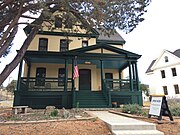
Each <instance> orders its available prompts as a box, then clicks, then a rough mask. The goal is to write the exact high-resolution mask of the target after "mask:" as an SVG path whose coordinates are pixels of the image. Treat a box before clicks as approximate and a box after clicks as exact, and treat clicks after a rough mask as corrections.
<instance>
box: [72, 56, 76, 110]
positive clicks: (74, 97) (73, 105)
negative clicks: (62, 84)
mask: <svg viewBox="0 0 180 135" xmlns="http://www.w3.org/2000/svg"><path fill="white" fill-rule="evenodd" d="M74 66H75V63H74V59H72V98H73V99H72V107H73V108H75V107H76V106H75V105H76V104H75V102H76V95H75V89H74V79H73V76H74Z"/></svg>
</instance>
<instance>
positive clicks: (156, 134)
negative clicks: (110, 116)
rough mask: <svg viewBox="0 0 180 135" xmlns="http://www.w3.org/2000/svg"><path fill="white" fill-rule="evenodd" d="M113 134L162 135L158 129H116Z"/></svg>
mask: <svg viewBox="0 0 180 135" xmlns="http://www.w3.org/2000/svg"><path fill="white" fill-rule="evenodd" d="M112 132H113V135H164V134H163V133H162V132H160V131H158V130H118V131H112Z"/></svg>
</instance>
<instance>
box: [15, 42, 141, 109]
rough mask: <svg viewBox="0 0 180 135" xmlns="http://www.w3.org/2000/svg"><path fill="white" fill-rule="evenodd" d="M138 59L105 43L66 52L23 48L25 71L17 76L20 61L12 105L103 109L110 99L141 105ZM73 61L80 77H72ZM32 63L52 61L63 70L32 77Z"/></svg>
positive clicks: (48, 63) (110, 101)
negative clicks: (57, 73) (25, 50)
mask: <svg viewBox="0 0 180 135" xmlns="http://www.w3.org/2000/svg"><path fill="white" fill-rule="evenodd" d="M75 57H77V59H75ZM139 58H140V55H137V54H134V53H131V52H128V51H125V50H122V49H119V48H116V47H113V46H110V45H108V44H103V45H102V44H100V45H93V46H89V47H85V48H80V49H75V50H72V51H67V52H38V51H27V52H26V55H25V57H24V61H25V63H26V65H27V70H26V71H24V73H25V74H24V75H23V77H21V76H22V75H21V74H22V67H23V62H21V64H20V66H19V75H18V84H17V90H16V91H15V100H14V105H28V106H30V107H32V108H45V107H46V106H49V105H51V106H56V107H58V108H62V107H65V108H75V107H83V108H95V107H98V108H107V107H112V102H117V103H118V104H128V103H137V104H140V105H142V95H141V91H140V89H139V80H138V70H137V60H138V59H139ZM75 60H76V61H77V64H78V67H79V74H80V77H79V78H77V79H75V80H73V79H72V78H73V73H74V68H73V67H74V65H75ZM34 64H38V65H39V66H40V67H42V64H46V65H49V67H51V69H52V70H53V67H54V64H59V65H63V69H64V70H65V72H64V74H63V77H60V76H58V75H57V76H49V75H46V76H43V77H37V76H35V77H34V76H32V73H31V72H32V68H33V65H34ZM90 67H91V68H90ZM125 69H128V78H124V75H123V71H124V70H125ZM112 71H113V73H111V72H112ZM48 72H49V71H48Z"/></svg>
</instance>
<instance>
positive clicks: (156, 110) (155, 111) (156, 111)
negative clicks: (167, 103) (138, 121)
mask: <svg viewBox="0 0 180 135" xmlns="http://www.w3.org/2000/svg"><path fill="white" fill-rule="evenodd" d="M161 105H162V97H152V99H151V106H150V110H149V114H150V115H155V116H160V111H161Z"/></svg>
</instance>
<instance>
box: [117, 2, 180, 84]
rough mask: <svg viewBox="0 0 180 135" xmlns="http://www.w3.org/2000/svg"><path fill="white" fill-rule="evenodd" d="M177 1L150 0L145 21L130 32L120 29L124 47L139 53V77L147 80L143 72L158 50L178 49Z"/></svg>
mask: <svg viewBox="0 0 180 135" xmlns="http://www.w3.org/2000/svg"><path fill="white" fill-rule="evenodd" d="M179 6H180V0H152V3H151V4H150V5H149V7H148V8H147V9H148V12H147V13H146V14H145V16H144V17H145V20H144V21H143V22H142V23H140V24H139V25H138V26H137V28H136V29H134V31H133V32H131V33H129V34H125V33H122V32H120V34H121V35H122V36H123V38H124V39H125V40H126V44H125V45H124V49H126V50H128V51H132V52H134V53H137V54H140V55H142V56H141V58H140V59H139V61H138V72H139V78H140V81H141V82H142V83H147V84H148V80H147V77H146V75H145V72H146V70H147V68H148V67H149V65H150V63H151V61H152V60H154V59H156V58H157V57H159V56H160V54H161V53H162V51H163V50H164V49H165V50H169V51H171V52H174V51H175V50H176V49H180V34H179V33H180V7H179Z"/></svg>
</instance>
